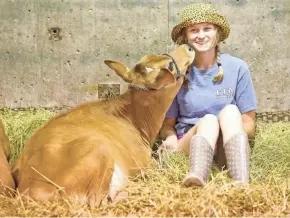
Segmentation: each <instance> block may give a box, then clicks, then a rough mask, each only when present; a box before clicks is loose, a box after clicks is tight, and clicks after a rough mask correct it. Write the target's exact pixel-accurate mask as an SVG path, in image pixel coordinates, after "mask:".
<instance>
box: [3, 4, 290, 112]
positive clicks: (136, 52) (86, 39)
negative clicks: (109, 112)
mask: <svg viewBox="0 0 290 218" xmlns="http://www.w3.org/2000/svg"><path fill="white" fill-rule="evenodd" d="M193 2H201V1H196V0H186V1H185V0H1V1H0V53H1V54H0V107H10V108H17V107H56V106H57V107H63V106H71V105H75V104H77V103H81V102H84V101H88V100H94V99H97V98H98V96H100V97H101V96H103V95H102V94H104V93H101V92H104V89H103V87H104V86H103V85H99V84H111V83H112V84H121V86H120V88H121V92H123V91H124V90H125V89H126V87H127V85H126V84H125V83H123V82H122V81H121V79H119V78H118V77H117V76H116V75H115V74H114V73H113V72H112V71H111V70H110V69H109V68H108V67H107V66H106V65H105V64H104V63H103V61H104V60H105V59H114V60H120V61H123V62H124V63H126V64H128V66H130V67H132V66H133V64H134V63H136V62H137V61H138V60H139V59H140V58H141V57H142V56H143V55H145V54H147V53H164V52H167V51H168V50H170V49H172V48H173V43H172V42H171V38H170V31H171V29H172V27H173V26H174V25H176V24H177V23H179V21H180V12H181V11H182V8H183V7H184V6H187V5H189V4H190V3H193ZM203 2H212V3H214V4H215V5H216V8H218V9H219V10H221V11H222V12H223V13H224V14H225V15H226V16H227V17H228V19H229V21H230V24H231V34H230V37H229V38H228V39H227V40H226V43H224V44H222V51H223V52H229V53H231V54H232V55H235V56H238V57H241V58H243V59H244V60H245V61H246V62H247V63H248V64H249V65H250V69H251V72H252V79H253V83H254V86H255V89H256V93H257V97H258V106H259V109H258V112H264V111H281V110H290V97H289V93H290V28H289V24H290V0H252V1H250V0H212V1H203ZM113 88H115V89H116V90H117V89H119V86H114V87H113Z"/></svg>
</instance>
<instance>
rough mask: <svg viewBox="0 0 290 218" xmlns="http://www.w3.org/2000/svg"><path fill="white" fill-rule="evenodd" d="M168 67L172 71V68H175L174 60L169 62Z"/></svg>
mask: <svg viewBox="0 0 290 218" xmlns="http://www.w3.org/2000/svg"><path fill="white" fill-rule="evenodd" d="M168 69H169V70H170V71H172V70H173V62H172V61H171V62H169V66H168Z"/></svg>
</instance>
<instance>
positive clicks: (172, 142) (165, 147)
mask: <svg viewBox="0 0 290 218" xmlns="http://www.w3.org/2000/svg"><path fill="white" fill-rule="evenodd" d="M158 151H159V152H163V151H167V152H176V151H178V139H177V136H176V135H171V136H168V137H167V138H166V139H165V140H164V141H162V144H161V145H160V147H159V149H158Z"/></svg>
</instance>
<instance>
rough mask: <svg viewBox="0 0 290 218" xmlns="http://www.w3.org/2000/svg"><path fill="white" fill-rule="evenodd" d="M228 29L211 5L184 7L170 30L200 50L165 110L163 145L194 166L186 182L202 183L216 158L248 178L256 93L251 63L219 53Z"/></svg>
mask: <svg viewBox="0 0 290 218" xmlns="http://www.w3.org/2000/svg"><path fill="white" fill-rule="evenodd" d="M229 33H230V27H229V24H228V21H227V20H226V18H225V17H224V16H223V15H221V14H220V13H219V12H218V11H217V10H216V9H215V8H213V6H212V5H211V4H203V3H197V4H193V5H190V6H188V7H186V8H185V9H184V11H183V14H182V22H181V23H180V24H178V25H177V26H175V27H174V28H173V30H172V35H171V36H172V39H173V41H174V42H175V43H177V44H184V43H188V44H190V45H192V46H193V48H194V49H195V52H196V56H195V60H194V62H193V64H192V66H191V67H190V68H189V69H188V72H187V73H188V74H187V75H188V81H187V82H186V83H185V84H184V86H183V87H182V88H181V89H180V91H179V93H178V94H177V96H176V98H175V100H174V101H173V103H172V105H171V107H170V109H169V111H168V112H167V114H166V118H165V120H164V123H163V126H162V129H161V131H160V135H161V137H162V138H163V139H164V141H163V144H162V146H161V149H166V150H173V151H177V150H180V151H183V152H185V153H186V154H188V155H189V157H190V170H189V172H188V174H187V175H186V177H185V179H184V181H183V184H184V185H185V186H192V185H204V184H205V183H206V180H207V176H208V174H209V171H210V168H211V164H212V161H213V159H214V155H215V161H216V163H217V164H218V166H220V167H221V168H225V167H228V168H229V171H230V175H231V177H232V178H233V179H234V180H235V181H237V182H239V183H248V182H249V142H248V137H253V136H254V133H255V114H256V107H257V106H256V95H255V92H254V88H253V84H252V80H251V76H250V71H249V67H248V65H247V64H246V63H245V62H244V61H243V60H241V59H239V58H237V57H233V56H231V55H229V54H224V53H222V54H221V53H220V46H219V44H220V42H221V41H224V40H225V39H226V38H227V37H228V36H229Z"/></svg>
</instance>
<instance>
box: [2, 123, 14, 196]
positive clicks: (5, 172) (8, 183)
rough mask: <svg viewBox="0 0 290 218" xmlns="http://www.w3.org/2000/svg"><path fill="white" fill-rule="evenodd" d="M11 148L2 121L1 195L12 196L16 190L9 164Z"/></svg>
mask: <svg viewBox="0 0 290 218" xmlns="http://www.w3.org/2000/svg"><path fill="white" fill-rule="evenodd" d="M9 155H10V146H9V142H8V137H7V136H6V134H5V131H4V126H3V123H2V121H1V120H0V194H6V195H7V194H10V193H12V192H11V190H13V189H15V185H14V181H13V179H12V175H11V171H10V166H9V163H8V159H9Z"/></svg>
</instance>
